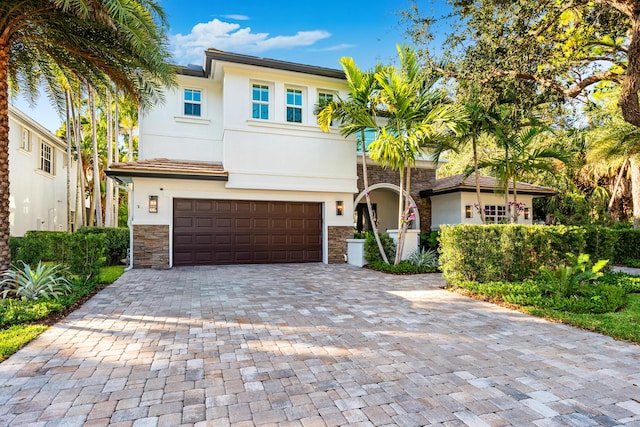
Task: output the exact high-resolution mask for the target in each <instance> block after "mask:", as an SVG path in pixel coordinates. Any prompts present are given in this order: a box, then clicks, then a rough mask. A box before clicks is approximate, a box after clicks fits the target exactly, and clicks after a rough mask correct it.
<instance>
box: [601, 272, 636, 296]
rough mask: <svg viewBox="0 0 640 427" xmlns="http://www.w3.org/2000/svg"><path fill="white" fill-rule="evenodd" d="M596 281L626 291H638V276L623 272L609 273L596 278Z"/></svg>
mask: <svg viewBox="0 0 640 427" xmlns="http://www.w3.org/2000/svg"><path fill="white" fill-rule="evenodd" d="M598 283H602V284H605V285H612V286H617V287H619V288H622V289H624V291H625V292H627V293H640V277H638V276H630V275H628V274H625V273H610V274H605V275H604V276H602V277H601V278H600V279H598Z"/></svg>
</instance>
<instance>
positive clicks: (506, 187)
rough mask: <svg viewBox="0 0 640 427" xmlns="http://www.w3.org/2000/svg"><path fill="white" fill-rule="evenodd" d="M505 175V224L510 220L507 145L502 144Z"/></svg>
mask: <svg viewBox="0 0 640 427" xmlns="http://www.w3.org/2000/svg"><path fill="white" fill-rule="evenodd" d="M504 161H505V177H504V213H505V215H506V220H507V224H509V223H510V222H511V218H510V215H509V145H507V143H506V142H505V145H504ZM496 213H497V212H496Z"/></svg>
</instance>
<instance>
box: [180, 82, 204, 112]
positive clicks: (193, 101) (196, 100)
mask: <svg viewBox="0 0 640 427" xmlns="http://www.w3.org/2000/svg"><path fill="white" fill-rule="evenodd" d="M201 108H202V94H201V92H200V91H199V90H194V89H185V90H184V115H185V116H195V117H200V115H201V114H202V111H201Z"/></svg>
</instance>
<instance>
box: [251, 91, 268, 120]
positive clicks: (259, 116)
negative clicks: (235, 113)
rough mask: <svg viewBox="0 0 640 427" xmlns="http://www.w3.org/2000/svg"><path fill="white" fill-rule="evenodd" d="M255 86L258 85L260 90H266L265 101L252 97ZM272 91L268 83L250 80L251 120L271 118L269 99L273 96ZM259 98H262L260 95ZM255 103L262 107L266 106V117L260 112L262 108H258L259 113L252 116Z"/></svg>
mask: <svg viewBox="0 0 640 427" xmlns="http://www.w3.org/2000/svg"><path fill="white" fill-rule="evenodd" d="M256 87H259V88H260V90H262V89H266V90H267V100H266V101H264V100H262V99H254V98H253V90H254V89H255V88H256ZM272 92H273V91H272V87H271V85H270V84H268V83H264V82H251V96H250V98H251V119H253V120H271V119H272V117H271V113H272V111H271V110H272V108H271V99H272V98H273V96H272ZM260 93H262V92H260ZM261 98H262V96H261ZM256 105H258V106H260V107H262V106H266V107H267V118H266V119H265V118H262V114H261V113H262V110H260V114H258V117H254V115H253V108H254V106H256Z"/></svg>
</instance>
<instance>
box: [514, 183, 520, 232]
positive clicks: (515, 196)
mask: <svg viewBox="0 0 640 427" xmlns="http://www.w3.org/2000/svg"><path fill="white" fill-rule="evenodd" d="M519 214H520V212H518V189H517V188H516V178H515V177H514V178H513V223H514V224H517V223H518V216H519Z"/></svg>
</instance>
